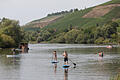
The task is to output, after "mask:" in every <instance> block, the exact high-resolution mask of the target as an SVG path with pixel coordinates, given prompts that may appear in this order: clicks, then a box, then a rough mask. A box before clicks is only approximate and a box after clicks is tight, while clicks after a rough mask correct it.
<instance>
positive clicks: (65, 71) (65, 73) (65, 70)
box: [64, 68, 68, 80]
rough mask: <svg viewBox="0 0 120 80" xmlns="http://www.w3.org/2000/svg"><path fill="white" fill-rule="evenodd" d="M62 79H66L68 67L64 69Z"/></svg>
mask: <svg viewBox="0 0 120 80" xmlns="http://www.w3.org/2000/svg"><path fill="white" fill-rule="evenodd" d="M64 80H68V68H66V69H64Z"/></svg>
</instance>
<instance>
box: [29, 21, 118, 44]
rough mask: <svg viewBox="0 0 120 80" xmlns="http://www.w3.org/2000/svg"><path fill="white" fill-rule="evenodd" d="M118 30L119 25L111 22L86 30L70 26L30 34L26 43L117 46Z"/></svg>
mask: <svg viewBox="0 0 120 80" xmlns="http://www.w3.org/2000/svg"><path fill="white" fill-rule="evenodd" d="M119 28H120V27H119V24H118V23H117V22H113V21H109V22H107V23H105V24H104V25H103V26H99V25H97V26H92V27H86V28H79V27H74V26H72V24H71V25H70V26H69V27H68V28H66V29H64V30H63V31H58V29H52V28H49V29H45V30H42V29H41V30H38V31H36V32H32V34H30V35H29V39H28V41H29V40H30V41H36V42H37V43H41V42H50V43H76V44H117V43H120V30H119ZM29 33H31V32H29Z"/></svg>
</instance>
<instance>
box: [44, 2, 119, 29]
mask: <svg viewBox="0 0 120 80" xmlns="http://www.w3.org/2000/svg"><path fill="white" fill-rule="evenodd" d="M118 3H120V1H119V0H112V1H110V2H107V3H105V4H104V5H103V4H102V5H99V6H96V7H92V8H88V9H85V10H80V11H78V12H74V13H71V14H68V15H66V16H65V17H64V18H62V19H60V20H58V21H57V22H55V23H52V24H49V25H48V26H46V27H45V28H56V29H59V30H62V29H65V28H68V27H69V26H70V25H72V26H73V27H91V26H97V25H101V26H102V25H103V24H104V23H106V22H109V21H113V20H116V19H118V18H120V4H118Z"/></svg>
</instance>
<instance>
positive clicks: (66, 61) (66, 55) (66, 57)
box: [63, 51, 68, 65]
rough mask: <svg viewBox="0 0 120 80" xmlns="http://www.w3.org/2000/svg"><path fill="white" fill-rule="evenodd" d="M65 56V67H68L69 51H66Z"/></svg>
mask: <svg viewBox="0 0 120 80" xmlns="http://www.w3.org/2000/svg"><path fill="white" fill-rule="evenodd" d="M63 56H64V65H68V54H67V51H64V53H63Z"/></svg>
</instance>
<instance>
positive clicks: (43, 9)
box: [0, 0, 110, 25]
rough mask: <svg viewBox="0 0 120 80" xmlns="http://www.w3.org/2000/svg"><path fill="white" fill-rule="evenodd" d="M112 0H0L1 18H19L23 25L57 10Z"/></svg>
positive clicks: (80, 7) (79, 7) (88, 5)
mask: <svg viewBox="0 0 120 80" xmlns="http://www.w3.org/2000/svg"><path fill="white" fill-rule="evenodd" d="M107 1H110V0H0V18H3V17H6V18H10V19H15V20H19V21H20V24H21V25H23V24H25V23H27V22H30V21H32V20H35V19H40V18H42V17H45V16H47V14H49V13H52V12H57V11H63V10H70V9H74V8H78V9H82V8H85V7H86V8H87V7H91V6H95V5H98V4H101V3H104V2H107Z"/></svg>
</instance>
